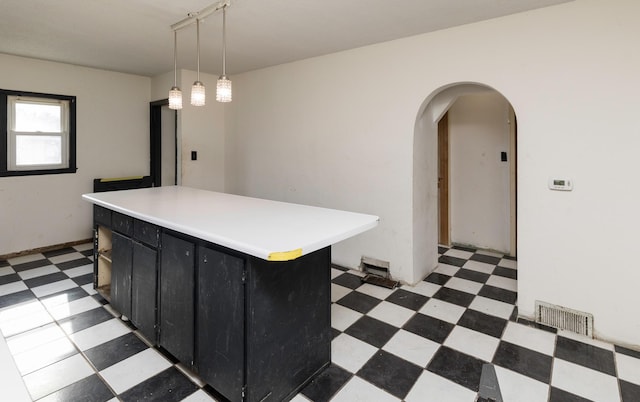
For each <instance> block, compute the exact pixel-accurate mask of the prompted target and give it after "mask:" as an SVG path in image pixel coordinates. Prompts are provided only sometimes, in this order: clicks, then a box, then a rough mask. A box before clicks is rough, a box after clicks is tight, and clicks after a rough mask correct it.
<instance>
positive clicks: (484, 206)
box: [413, 83, 517, 281]
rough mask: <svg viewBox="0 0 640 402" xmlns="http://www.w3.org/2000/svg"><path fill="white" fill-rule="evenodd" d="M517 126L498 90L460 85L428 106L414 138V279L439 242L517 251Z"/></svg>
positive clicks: (432, 261) (431, 264)
mask: <svg viewBox="0 0 640 402" xmlns="http://www.w3.org/2000/svg"><path fill="white" fill-rule="evenodd" d="M516 139H517V126H516V120H515V112H514V110H513V108H512V107H511V104H510V102H509V101H508V100H507V99H506V98H505V97H503V96H502V95H501V94H500V93H499V92H498V91H496V90H494V89H493V88H491V87H489V86H486V85H483V84H476V83H457V84H451V85H447V86H444V87H442V88H440V89H438V90H436V91H434V93H432V94H431V95H430V96H429V97H428V98H427V99H426V100H425V101H424V102H423V104H422V107H421V108H420V111H419V113H418V116H417V119H416V126H415V135H414V166H413V173H414V180H413V229H414V230H413V233H414V245H415V247H414V248H413V250H414V251H413V263H414V270H413V272H414V280H415V281H418V280H420V279H422V278H424V277H425V276H427V275H428V274H429V273H431V272H432V271H433V270H434V269H435V268H436V266H437V264H438V258H439V255H438V245H439V244H442V245H446V246H460V247H465V246H466V247H469V248H474V249H479V250H490V251H495V252H497V253H500V254H503V255H505V256H509V257H510V258H514V257H515V256H516V254H517V240H516V233H517V210H516V208H517V144H516Z"/></svg>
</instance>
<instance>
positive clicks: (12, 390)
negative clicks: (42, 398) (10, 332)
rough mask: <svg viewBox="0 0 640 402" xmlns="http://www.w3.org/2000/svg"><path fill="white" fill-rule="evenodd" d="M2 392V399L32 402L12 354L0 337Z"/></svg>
mask: <svg viewBox="0 0 640 402" xmlns="http://www.w3.org/2000/svg"><path fill="white" fill-rule="evenodd" d="M0 390H2V399H3V400H5V401H11V402H31V397H30V396H29V392H27V388H26V387H25V385H24V382H22V377H21V376H20V373H19V372H18V368H17V367H16V365H15V362H14V361H13V357H12V356H11V352H10V351H9V348H8V347H7V344H6V343H5V340H4V338H3V337H2V336H0Z"/></svg>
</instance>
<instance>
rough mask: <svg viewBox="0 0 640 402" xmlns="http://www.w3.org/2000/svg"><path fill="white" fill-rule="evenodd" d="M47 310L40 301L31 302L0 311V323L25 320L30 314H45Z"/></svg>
mask: <svg viewBox="0 0 640 402" xmlns="http://www.w3.org/2000/svg"><path fill="white" fill-rule="evenodd" d="M45 311H46V309H45V308H44V306H43V305H42V304H41V303H40V302H39V301H38V300H35V299H34V300H31V301H29V302H25V303H22V304H19V305H17V306H11V307H7V308H5V309H3V310H0V323H3V322H7V321H13V320H17V319H21V318H24V317H25V316H27V315H29V314H35V313H41V312H45Z"/></svg>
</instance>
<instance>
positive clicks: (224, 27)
mask: <svg viewBox="0 0 640 402" xmlns="http://www.w3.org/2000/svg"><path fill="white" fill-rule="evenodd" d="M226 70H227V6H226V5H225V6H224V7H222V75H223V76H224V77H225V78H226V76H227V71H226Z"/></svg>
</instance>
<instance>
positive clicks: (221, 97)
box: [216, 5, 231, 102]
mask: <svg viewBox="0 0 640 402" xmlns="http://www.w3.org/2000/svg"><path fill="white" fill-rule="evenodd" d="M226 20H227V6H226V5H225V6H223V7H222V75H221V76H220V78H218V83H217V85H216V100H217V101H218V102H231V80H229V79H227V71H226V69H227V21H226Z"/></svg>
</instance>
